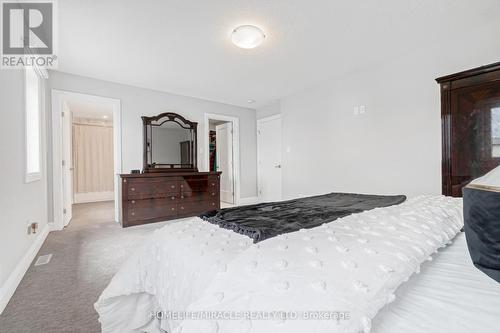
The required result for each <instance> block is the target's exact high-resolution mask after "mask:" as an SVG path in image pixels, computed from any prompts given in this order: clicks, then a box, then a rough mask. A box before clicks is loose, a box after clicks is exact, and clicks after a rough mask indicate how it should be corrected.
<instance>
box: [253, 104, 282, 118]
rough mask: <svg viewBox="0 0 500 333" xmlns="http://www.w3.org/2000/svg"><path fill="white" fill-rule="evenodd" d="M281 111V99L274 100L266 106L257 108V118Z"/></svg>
mask: <svg viewBox="0 0 500 333" xmlns="http://www.w3.org/2000/svg"><path fill="white" fill-rule="evenodd" d="M280 113H281V103H280V101H274V102H272V103H270V104H268V105H266V106H263V107H260V108H258V109H257V119H262V118H266V117H270V116H274V115H275V114H280Z"/></svg>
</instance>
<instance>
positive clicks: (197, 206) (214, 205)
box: [177, 200, 219, 215]
mask: <svg viewBox="0 0 500 333" xmlns="http://www.w3.org/2000/svg"><path fill="white" fill-rule="evenodd" d="M215 209H219V201H218V200H210V201H199V202H179V204H178V205H177V211H178V212H179V215H187V214H192V213H194V215H199V214H202V213H204V212H207V211H211V210H215Z"/></svg>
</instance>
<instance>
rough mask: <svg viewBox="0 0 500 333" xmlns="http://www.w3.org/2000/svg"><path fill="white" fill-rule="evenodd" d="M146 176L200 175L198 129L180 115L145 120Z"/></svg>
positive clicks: (165, 114) (166, 115) (144, 161)
mask: <svg viewBox="0 0 500 333" xmlns="http://www.w3.org/2000/svg"><path fill="white" fill-rule="evenodd" d="M142 124H143V136H144V154H143V172H169V171H194V172H197V171H198V168H197V165H196V160H197V156H196V152H197V142H196V135H197V127H198V123H195V122H192V121H189V120H187V119H185V118H184V117H182V116H181V115H179V114H177V113H172V112H167V113H162V114H159V115H158V116H155V117H142Z"/></svg>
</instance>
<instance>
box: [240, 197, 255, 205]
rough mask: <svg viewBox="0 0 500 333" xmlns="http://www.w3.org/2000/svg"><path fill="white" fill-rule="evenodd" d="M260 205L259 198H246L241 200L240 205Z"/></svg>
mask: <svg viewBox="0 0 500 333" xmlns="http://www.w3.org/2000/svg"><path fill="white" fill-rule="evenodd" d="M256 203H259V197H246V198H240V202H239V203H238V204H239V205H252V204H256Z"/></svg>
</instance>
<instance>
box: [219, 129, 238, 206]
mask: <svg viewBox="0 0 500 333" xmlns="http://www.w3.org/2000/svg"><path fill="white" fill-rule="evenodd" d="M220 126H223V127H224V128H225V130H226V132H227V131H228V130H230V131H231V133H226V135H228V139H229V138H230V139H231V143H230V147H229V145H228V144H227V142H226V145H227V146H226V148H227V151H226V154H227V153H229V154H230V155H231V156H228V160H229V161H230V163H231V164H230V166H231V168H234V161H233V158H234V149H233V142H232V138H233V133H234V131H233V123H232V122H230V121H226V122H223V123H222V124H220V125H215V132H216V137H217V135H219V132H218V129H219V128H221V127H220ZM227 141H228V142H229V140H227ZM219 142H220V141H219V140H218V139H217V144H219ZM217 148H218V147H217ZM222 152H223V149H217V150H216V156H215V159H216V161H217V168H218V167H219V165H220V164H219V161H220V159H219V157H220V156H221V154H222ZM216 171H218V170H216ZM221 178H222V176H221ZM229 179H230V183H231V191H232V193H231V200H229V201H226V200H223V191H222V186H219V193H220V199H221V201H223V202H225V203H229V204H232V205H234V204H235V198H234V197H235V192H236V191H235V189H234V170H232V172H231V174H230V175H229ZM221 182H222V180H221ZM224 199H225V197H224Z"/></svg>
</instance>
